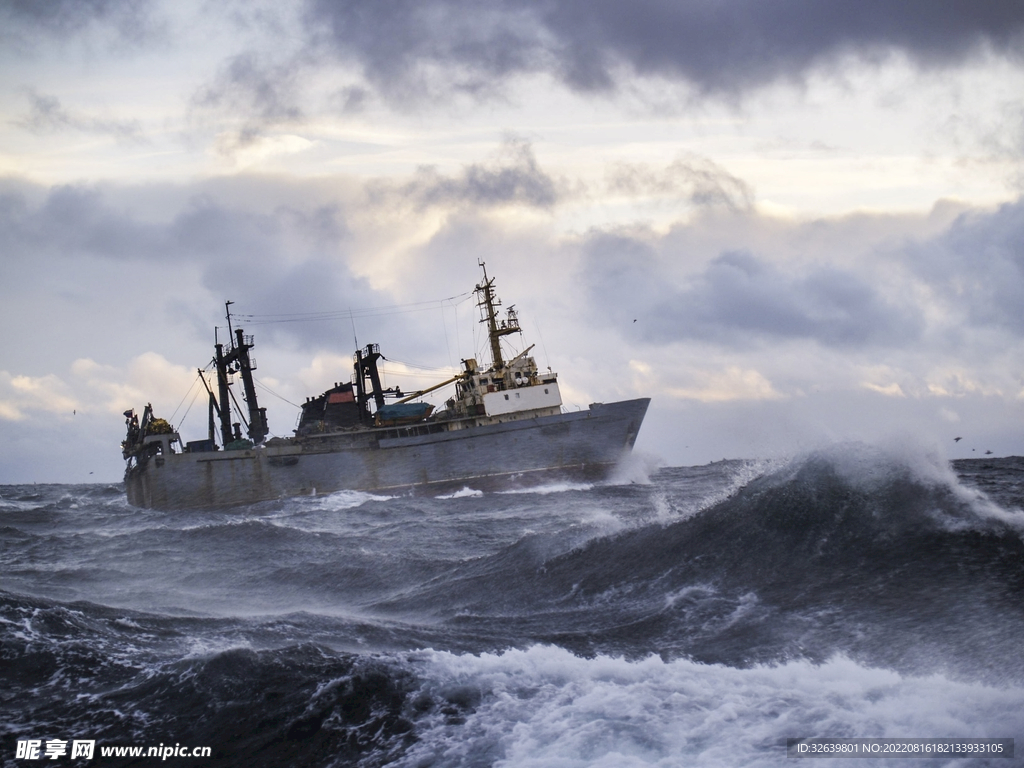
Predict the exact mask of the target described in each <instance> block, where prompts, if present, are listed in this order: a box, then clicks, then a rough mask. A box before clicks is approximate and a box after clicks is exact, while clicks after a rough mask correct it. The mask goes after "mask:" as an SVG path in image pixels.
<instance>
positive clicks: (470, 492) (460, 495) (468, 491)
mask: <svg viewBox="0 0 1024 768" xmlns="http://www.w3.org/2000/svg"><path fill="white" fill-rule="evenodd" d="M483 495H484V492H483V491H480V490H477V489H476V488H462V489H460V490H458V491H455V493H447V494H445V495H443V496H435V497H434V498H437V499H467V498H470V497H473V496H483Z"/></svg>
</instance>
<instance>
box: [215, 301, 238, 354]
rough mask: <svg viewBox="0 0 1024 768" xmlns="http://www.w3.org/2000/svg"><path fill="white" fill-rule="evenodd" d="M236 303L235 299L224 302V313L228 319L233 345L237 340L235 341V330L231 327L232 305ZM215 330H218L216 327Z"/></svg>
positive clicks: (229, 334)
mask: <svg viewBox="0 0 1024 768" xmlns="http://www.w3.org/2000/svg"><path fill="white" fill-rule="evenodd" d="M234 303H235V302H233V301H225V302H224V315H225V316H226V317H227V319H228V338H229V339H231V346H234V345H235V341H234V338H235V332H234V331H233V330H232V329H231V305H232V304H234ZM214 331H215V332H216V329H214Z"/></svg>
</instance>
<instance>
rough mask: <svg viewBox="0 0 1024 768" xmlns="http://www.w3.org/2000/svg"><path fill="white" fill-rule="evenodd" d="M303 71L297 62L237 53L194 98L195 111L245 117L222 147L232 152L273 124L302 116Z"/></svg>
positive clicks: (295, 120) (225, 151) (245, 144)
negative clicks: (272, 59) (276, 60)
mask: <svg viewBox="0 0 1024 768" xmlns="http://www.w3.org/2000/svg"><path fill="white" fill-rule="evenodd" d="M301 71H302V66H301V65H300V64H299V63H298V62H296V61H284V62H272V61H270V60H269V58H268V57H266V56H261V55H258V54H256V53H253V52H247V53H242V54H239V55H237V56H233V57H232V58H230V59H228V61H227V62H225V64H224V66H223V67H221V70H220V72H219V73H218V74H217V76H216V78H215V79H214V81H213V82H212V83H210V84H208V85H206V86H204V87H203V88H202V89H201V90H200V91H199V92H198V93H196V95H195V96H194V97H193V99H192V106H193V110H194V111H195V112H196V113H198V114H200V115H202V114H206V113H212V114H220V113H223V112H228V113H231V114H240V115H244V116H245V122H244V124H243V126H242V127H241V128H240V129H239V130H238V131H237V132H235V133H234V134H233V135H232V137H231V138H230V139H228V140H227V141H226V142H222V143H221V145H220V147H219V148H220V150H221V151H222V152H224V153H225V154H231V153H232V152H233V151H234V150H236V149H239V148H241V147H245V146H247V145H249V144H251V143H252V142H253V141H254V140H255V139H257V138H259V137H260V136H261V135H262V134H263V132H264V131H265V130H266V129H268V128H270V127H273V126H276V125H281V124H286V123H294V122H297V121H299V120H301V119H302V116H303V115H302V110H301V109H300V107H299V101H300V88H299V81H300V78H301Z"/></svg>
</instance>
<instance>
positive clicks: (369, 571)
mask: <svg viewBox="0 0 1024 768" xmlns="http://www.w3.org/2000/svg"><path fill="white" fill-rule="evenodd" d="M1022 508H1024V458H1003V459H977V460H970V461H963V462H955V463H953V464H949V463H947V462H945V461H940V460H938V459H936V458H933V457H931V456H930V455H929V454H928V452H927V451H920V450H911V449H900V448H897V447H891V446H890V447H879V446H867V445H862V444H847V445H836V446H832V447H828V448H825V449H822V450H818V451H814V452H810V453H808V454H806V455H803V456H800V457H798V458H793V459H789V460H786V461H781V460H779V461H761V462H758V461H722V462H716V463H713V464H709V465H706V466H699V467H675V468H665V467H662V468H657V469H655V468H646V467H645V466H644V462H643V460H642V459H641V458H634V460H633V462H632V464H631V465H630V466H628V467H625V468H623V470H622V472H621V473H620V475H619V476H618V477H616V478H615V479H614V480H613V481H612V482H609V483H606V484H597V485H582V484H580V485H577V484H562V485H548V486H541V487H537V488H532V489H527V490H523V491H517V492H514V493H513V492H509V493H485V494H481V493H478V492H473V491H468V490H466V491H463V492H459V493H454V494H452V495H446V496H441V497H414V496H387V495H383V494H376V495H375V494H367V493H355V492H341V493H335V494H331V495H322V496H311V497H303V498H298V499H292V500H287V501H275V502H266V503H260V504H255V505H250V506H245V507H239V508H233V509H223V510H214V511H198V512H174V513H168V512H160V511H153V510H141V509H135V508H132V507H130V506H128V504H127V503H126V501H125V496H124V491H123V488H121V487H119V486H117V485H23V486H3V487H0V580H2V581H0V737H2V742H0V764H3V765H11V766H26V765H43V764H45V765H55V766H60V765H101V766H108V765H109V766H114V765H169V766H186V765H208V766H236V765H237V766H383V765H388V766H407V767H409V768H414V767H416V768H426V767H427V766H515V767H517V768H530V767H533V766H538V767H539V766H552V767H557V768H575V767H576V766H607V767H608V768H631V767H633V766H708V767H709V768H710V767H715V768H718V767H719V766H721V767H723V768H724V767H730V768H731V767H733V766H781V765H792V764H793V763H794V762H796V761H795V759H794V758H792V757H787V750H786V744H787V739H789V738H805V737H806V738H810V737H835V738H840V737H848V738H854V737H856V738H867V737H885V738H896V737H902V738H1014V739H1016V742H1015V744H1016V754H1015V757H1013V758H1009V759H1008V758H1005V757H992V756H974V757H966V758H965V757H948V756H940V757H938V758H932V759H929V760H925V761H924V765H928V766H938V765H956V766H978V765H992V766H1011V765H1021V764H1024V512H1022V511H1021V509H1022ZM76 740H83V741H91V742H94V748H95V752H94V754H93V757H92V759H91V760H88V759H87V758H86V757H84V756H82V755H79V756H78V757H72V750H71V745H72V744H73V742H74V741H76ZM33 741H34V742H35V743H36V744H37V745H38V751H37V752H36V753H35V754H36V758H35V761H34V762H33V760H32V759H30V757H29V753H28V752H27V751H26V750H27V749H28V748H29V747H28V746H27V745H29V746H30V742H33ZM61 742H66V744H67V748H62V747H61V744H60V743H61ZM54 743H56V745H57V746H56V747H53V746H52V745H53V744H54ZM114 747H118V748H121V749H122V751H121V752H120V753H119V754H118V753H116V752H114V751H113V748H114ZM134 747H139V748H144V749H148V748H150V747H157V748H158V749H161V750H166V751H164V752H161V753H157V754H162V755H163V756H162V757H153V756H146V754H148V753H144V752H143V753H140V754H142V755H143V756H141V757H139V756H132V754H131V752H128V751H126V750H127V749H129V748H134ZM197 747H199V748H206V752H202V753H200V752H196V753H195V754H196V755H200V757H195V756H194V755H193V752H191V751H190V750H192V749H194V748H197ZM48 748H49V749H50V750H51V751H50V753H49V755H52V756H48V753H47V749H48ZM76 748H77V747H76ZM101 749H106V752H104V753H103V754H101ZM19 750H21V751H20V752H19ZM62 750H63V751H62ZM207 752H208V756H204V755H206V753H207ZM168 753H170V754H169V756H168ZM19 754H20V756H19ZM798 764H799V763H798ZM857 764H861V765H863V764H865V763H863V762H859V763H858V761H856V760H854V761H853V763H851V762H850V761H849V760H845V759H844V760H841V759H836V758H824V759H817V760H814V761H812V762H811V765H817V766H822V765H846V766H854V765H857ZM867 764H869V765H907V764H921V762H920V760H915V759H913V758H899V757H890V758H885V757H882V758H871V759H870V760H869V762H868V763H867Z"/></svg>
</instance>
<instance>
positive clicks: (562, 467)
mask: <svg viewBox="0 0 1024 768" xmlns="http://www.w3.org/2000/svg"><path fill="white" fill-rule="evenodd" d="M649 403H650V400H649V399H647V398H641V399H638V400H627V401H622V402H618V403H607V404H602V403H595V404H593V405H591V406H590V408H589V409H587V410H585V411H582V410H581V411H576V412H571V413H562V414H556V415H552V416H543V417H538V418H532V419H523V420H510V421H506V422H504V423H494V424H487V425H481V426H474V427H469V428H463V429H450V428H448V425H444V424H437V425H433V426H434V427H436V428H437V431H431V430H430V428H429V427H427V426H424V428H423V429H420V430H416V429H406V430H394V429H392V430H379V429H363V430H355V431H352V432H344V433H336V434H331V435H323V436H311V437H305V438H302V439H289V440H281V441H271V443H270V444H268V445H266V446H260V447H257V448H254V449H250V450H239V451H211V452H205V453H175V454H170V455H162V456H154V457H150V458H149V459H148V460H146V461H145V462H144V463H142V464H140V465H139V466H136V467H133V468H132V469H130V470H129V471H128V473H127V474H126V476H125V485H126V488H127V493H128V501H129V503H130V504H132V505H134V506H137V507H145V508H153V509H204V508H211V507H221V506H232V505H237V504H249V503H253V502H258V501H266V500H271V499H281V498H289V497H294V496H302V495H313V494H321V493H333V492H335V491H340V490H357V491H371V492H386V493H429V494H437V493H444V492H446V491H447V490H458V489H461V488H473V489H479V490H493V489H499V488H508V487H516V486H529V485H536V484H537V483H540V482H547V481H550V480H553V479H569V480H600V479H603V478H605V477H607V476H608V474H609V473H610V472H611V471H612V469H614V467H615V466H616V464H617V463H618V462H619V461H620V460H621V459H622V458H623V456H624V455H626V454H628V453H629V451H630V450H631V449H632V447H633V443H634V441H635V440H636V436H637V433H638V432H639V430H640V425H641V424H642V422H643V418H644V415H645V414H646V412H647V406H648V404H649ZM416 432H426V433H425V434H416Z"/></svg>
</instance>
